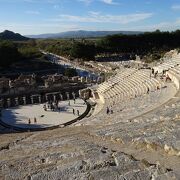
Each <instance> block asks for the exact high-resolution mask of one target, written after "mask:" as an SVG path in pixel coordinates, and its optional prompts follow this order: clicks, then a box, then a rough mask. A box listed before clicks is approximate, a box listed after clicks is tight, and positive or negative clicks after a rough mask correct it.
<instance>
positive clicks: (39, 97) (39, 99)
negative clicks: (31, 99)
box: [38, 96, 41, 104]
mask: <svg viewBox="0 0 180 180" xmlns="http://www.w3.org/2000/svg"><path fill="white" fill-rule="evenodd" d="M38 99H39V104H41V96H39V97H38Z"/></svg>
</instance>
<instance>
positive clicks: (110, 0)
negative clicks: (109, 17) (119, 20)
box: [101, 0, 118, 5]
mask: <svg viewBox="0 0 180 180" xmlns="http://www.w3.org/2000/svg"><path fill="white" fill-rule="evenodd" d="M101 1H102V2H104V3H105V4H111V5H113V4H118V3H117V2H114V1H113V0H101Z"/></svg>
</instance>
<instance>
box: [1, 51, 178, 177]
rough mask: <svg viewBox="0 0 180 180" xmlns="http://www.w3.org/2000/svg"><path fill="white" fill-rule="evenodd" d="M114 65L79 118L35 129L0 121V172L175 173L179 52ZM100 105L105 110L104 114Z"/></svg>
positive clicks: (61, 174)
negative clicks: (138, 65)
mask: <svg viewBox="0 0 180 180" xmlns="http://www.w3.org/2000/svg"><path fill="white" fill-rule="evenodd" d="M153 71H154V72H152V69H134V68H121V69H119V70H118V71H117V73H116V75H114V76H113V77H111V78H110V79H109V80H108V81H106V82H104V83H103V84H100V85H99V86H98V87H97V88H95V89H93V93H96V94H97V96H96V97H97V98H96V99H91V101H95V102H96V105H95V106H94V107H92V109H91V111H90V112H89V114H88V115H87V117H86V118H84V119H82V120H81V121H78V122H76V123H75V124H72V125H71V126H67V127H65V128H58V129H54V130H49V131H43V132H27V133H18V132H13V133H10V132H11V130H10V129H7V128H5V127H3V126H1V127H0V132H1V135H0V179H32V180H38V179H43V180H46V179H63V180H64V179H78V180H79V179H82V180H85V179H89V180H93V179H97V180H99V179H103V180H113V179H117V180H131V179H134V180H135V179H142V180H148V179H152V180H154V179H157V180H166V179H167V180H170V179H180V93H179V88H180V87H179V86H180V54H177V53H172V54H171V56H168V57H166V58H164V60H163V61H162V62H161V63H159V64H158V65H156V66H154V67H153ZM107 107H108V108H109V110H110V112H109V113H107Z"/></svg>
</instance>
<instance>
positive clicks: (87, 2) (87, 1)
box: [77, 0, 93, 5]
mask: <svg viewBox="0 0 180 180" xmlns="http://www.w3.org/2000/svg"><path fill="white" fill-rule="evenodd" d="M77 1H79V2H83V3H85V4H86V5H89V4H90V3H92V2H93V0H77Z"/></svg>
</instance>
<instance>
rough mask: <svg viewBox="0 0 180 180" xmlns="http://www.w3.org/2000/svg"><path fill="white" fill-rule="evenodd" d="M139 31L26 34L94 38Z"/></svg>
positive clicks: (36, 36) (31, 36)
mask: <svg viewBox="0 0 180 180" xmlns="http://www.w3.org/2000/svg"><path fill="white" fill-rule="evenodd" d="M141 33H142V32H140V31H83V30H80V31H67V32H61V33H56V34H40V35H27V37H29V38H36V39H38V38H42V39H45V38H53V39H54V38H90V37H92V38H95V37H104V36H107V35H114V34H127V35H130V34H141Z"/></svg>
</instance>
